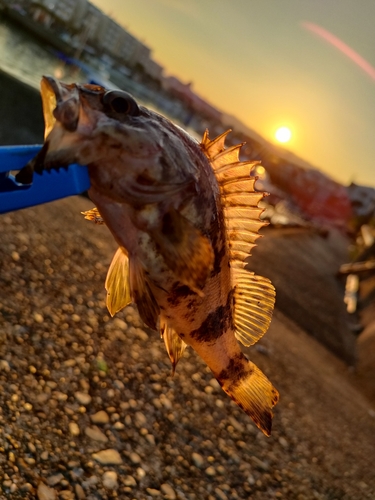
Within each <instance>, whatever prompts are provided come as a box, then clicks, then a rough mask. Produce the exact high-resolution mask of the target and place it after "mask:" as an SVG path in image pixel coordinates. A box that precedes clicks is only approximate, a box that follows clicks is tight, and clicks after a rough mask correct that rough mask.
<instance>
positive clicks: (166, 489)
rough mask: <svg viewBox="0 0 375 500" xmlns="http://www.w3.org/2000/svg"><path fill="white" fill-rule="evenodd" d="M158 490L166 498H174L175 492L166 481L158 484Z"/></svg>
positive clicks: (170, 499)
mask: <svg viewBox="0 0 375 500" xmlns="http://www.w3.org/2000/svg"><path fill="white" fill-rule="evenodd" d="M160 490H161V492H162V493H163V495H164V498H166V499H167V500H176V498H177V496H176V492H175V491H174V489H173V488H172V486H170V485H169V484H168V483H164V484H162V485H161V486H160Z"/></svg>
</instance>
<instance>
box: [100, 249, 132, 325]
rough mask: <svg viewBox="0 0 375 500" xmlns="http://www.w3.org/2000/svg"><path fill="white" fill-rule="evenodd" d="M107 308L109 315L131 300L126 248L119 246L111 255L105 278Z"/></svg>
mask: <svg viewBox="0 0 375 500" xmlns="http://www.w3.org/2000/svg"><path fill="white" fill-rule="evenodd" d="M105 289H106V290H107V301H106V302H107V309H108V311H109V313H110V315H111V316H114V315H115V314H116V313H117V312H118V311H120V310H121V309H123V308H124V307H125V306H127V305H128V304H129V303H130V302H131V292H130V282H129V258H128V256H127V253H126V250H125V249H124V248H121V247H119V248H118V249H117V251H116V253H115V255H114V256H113V259H112V262H111V265H110V266H109V269H108V272H107V278H106V280H105Z"/></svg>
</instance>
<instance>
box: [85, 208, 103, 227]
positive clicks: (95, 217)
mask: <svg viewBox="0 0 375 500" xmlns="http://www.w3.org/2000/svg"><path fill="white" fill-rule="evenodd" d="M81 214H82V215H84V216H85V219H87V220H91V221H93V222H95V224H104V219H103V217H102V216H101V215H100V213H99V210H98V209H97V208H96V207H94V208H92V209H91V210H86V212H81Z"/></svg>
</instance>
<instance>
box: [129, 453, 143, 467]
mask: <svg viewBox="0 0 375 500" xmlns="http://www.w3.org/2000/svg"><path fill="white" fill-rule="evenodd" d="M129 458H130V461H131V462H132V463H133V464H134V465H137V464H140V463H141V461H142V459H141V457H140V456H139V455H138V453H135V451H132V452H131V453H130V454H129Z"/></svg>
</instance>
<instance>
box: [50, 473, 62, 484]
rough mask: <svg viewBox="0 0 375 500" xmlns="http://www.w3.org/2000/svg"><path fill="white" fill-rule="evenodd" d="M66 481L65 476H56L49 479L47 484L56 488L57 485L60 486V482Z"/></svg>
mask: <svg viewBox="0 0 375 500" xmlns="http://www.w3.org/2000/svg"><path fill="white" fill-rule="evenodd" d="M63 479H64V476H63V475H62V474H61V472H60V473H59V474H54V475H53V476H49V477H47V483H48V486H56V484H59V482H60V481H62V480H63Z"/></svg>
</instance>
